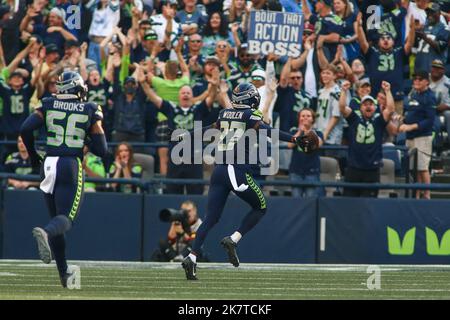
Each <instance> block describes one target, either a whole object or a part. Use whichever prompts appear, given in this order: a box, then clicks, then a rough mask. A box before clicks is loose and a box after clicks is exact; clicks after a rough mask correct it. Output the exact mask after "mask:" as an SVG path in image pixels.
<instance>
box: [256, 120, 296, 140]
mask: <svg viewBox="0 0 450 320" xmlns="http://www.w3.org/2000/svg"><path fill="white" fill-rule="evenodd" d="M261 129H265V130H267V135H268V136H269V137H272V131H273V130H278V129H275V128H272V127H271V126H269V125H267V124H265V123H264V122H262V121H260V122H259V126H258V130H261ZM278 131H279V138H280V140H281V141H286V142H294V136H293V135H292V134H290V133H287V132H284V131H281V130H278Z"/></svg>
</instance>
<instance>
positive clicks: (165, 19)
mask: <svg viewBox="0 0 450 320" xmlns="http://www.w3.org/2000/svg"><path fill="white" fill-rule="evenodd" d="M160 4H161V13H160V14H157V15H152V16H151V17H150V24H151V25H152V29H153V30H155V32H156V35H157V36H158V42H159V44H160V45H161V46H162V47H163V48H164V51H163V52H161V56H160V59H161V60H162V61H166V60H168V59H171V60H176V59H177V57H176V54H175V52H173V51H172V48H175V47H176V46H177V44H178V39H179V38H180V36H181V34H182V31H181V25H180V24H179V23H178V22H176V21H175V15H176V12H177V5H178V3H177V0H161V1H160Z"/></svg>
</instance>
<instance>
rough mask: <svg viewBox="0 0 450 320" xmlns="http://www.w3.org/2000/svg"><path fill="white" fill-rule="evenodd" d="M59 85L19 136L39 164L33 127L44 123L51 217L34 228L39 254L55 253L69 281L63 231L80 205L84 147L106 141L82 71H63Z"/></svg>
mask: <svg viewBox="0 0 450 320" xmlns="http://www.w3.org/2000/svg"><path fill="white" fill-rule="evenodd" d="M57 88H58V89H57V94H56V95H55V96H54V97H48V98H44V99H42V105H41V106H40V107H38V108H36V110H35V112H34V113H32V114H31V115H30V116H29V117H28V118H27V119H26V120H25V122H24V123H23V125H22V127H21V137H22V139H23V142H24V144H25V146H26V148H27V150H28V153H29V155H30V159H31V163H32V164H33V166H40V165H41V163H42V161H43V159H42V158H41V157H40V156H39V154H38V153H37V152H36V149H35V147H34V137H33V131H34V130H36V129H38V128H40V127H41V126H44V128H45V131H46V142H47V143H46V157H45V160H44V162H43V168H42V169H43V170H42V169H41V170H42V171H43V176H44V180H43V181H42V183H41V186H40V188H41V190H43V191H44V197H45V200H46V203H47V207H48V209H49V213H50V216H51V220H50V222H49V223H48V224H47V225H46V226H45V227H44V228H39V227H36V228H34V229H33V236H34V237H35V239H36V242H37V245H38V251H39V256H40V258H41V260H42V261H43V262H44V263H50V262H51V261H52V256H53V257H54V258H55V261H56V266H57V268H58V272H59V276H60V279H61V284H62V286H63V287H67V286H68V284H70V283H73V278H74V274H73V273H71V270H69V269H68V266H67V261H66V257H65V239H64V234H65V233H66V232H67V231H69V230H70V229H71V227H72V224H73V222H74V220H75V218H76V217H77V215H78V211H79V209H80V204H81V199H82V195H83V184H84V181H83V168H82V160H83V147H84V145H85V144H88V146H89V149H90V150H91V151H92V152H93V153H94V154H95V155H97V156H99V157H103V156H104V155H105V154H106V151H107V145H106V139H105V135H104V132H103V129H102V125H101V120H102V119H103V114H102V110H101V108H100V107H99V106H98V105H97V104H95V103H92V102H85V98H86V93H87V86H86V85H85V84H84V81H83V79H82V78H81V76H80V75H79V74H78V73H76V72H73V71H65V72H63V73H62V74H61V75H60V77H59V78H58V82H57ZM88 136H89V137H90V141H89V142H88ZM42 171H41V172H42Z"/></svg>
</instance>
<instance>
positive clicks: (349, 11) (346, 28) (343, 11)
mask: <svg viewBox="0 0 450 320" xmlns="http://www.w3.org/2000/svg"><path fill="white" fill-rule="evenodd" d="M333 10H334V13H335V14H336V15H337V16H339V18H341V20H342V34H341V36H340V38H339V43H340V44H343V45H344V47H345V52H344V57H345V58H346V59H347V61H348V62H349V63H351V62H352V61H353V60H354V59H356V58H357V57H359V55H360V49H359V44H358V41H357V40H358V37H357V36H356V34H355V28H354V22H355V21H356V13H355V9H354V6H353V3H352V2H351V1H350V0H334V1H333Z"/></svg>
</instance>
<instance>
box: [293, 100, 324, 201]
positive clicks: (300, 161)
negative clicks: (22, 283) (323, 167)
mask: <svg viewBox="0 0 450 320" xmlns="http://www.w3.org/2000/svg"><path fill="white" fill-rule="evenodd" d="M315 119H316V113H315V111H314V110H313V109H310V108H304V109H302V110H301V111H300V112H299V114H298V129H296V132H295V133H293V134H294V136H295V137H298V136H300V135H301V134H302V133H303V134H306V133H308V132H309V131H310V130H313V129H312V127H313V125H314V121H315ZM316 133H317V135H318V136H319V147H321V146H322V145H323V134H322V132H320V131H316ZM288 147H289V148H293V152H292V158H291V164H290V166H289V178H290V180H291V181H293V182H316V181H320V155H319V153H318V152H314V153H309V154H307V153H305V152H303V150H302V149H301V148H300V147H298V146H297V145H296V144H294V143H289V144H288ZM292 195H293V196H294V197H317V196H319V195H322V188H316V187H298V188H292Z"/></svg>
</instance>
